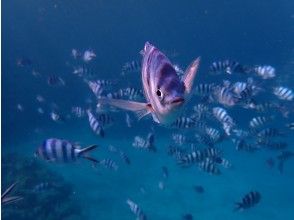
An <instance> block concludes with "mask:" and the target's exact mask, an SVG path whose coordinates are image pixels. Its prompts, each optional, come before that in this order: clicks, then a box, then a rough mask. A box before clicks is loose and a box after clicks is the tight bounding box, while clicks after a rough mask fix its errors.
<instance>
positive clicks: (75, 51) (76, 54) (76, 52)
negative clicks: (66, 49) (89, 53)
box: [71, 48, 81, 60]
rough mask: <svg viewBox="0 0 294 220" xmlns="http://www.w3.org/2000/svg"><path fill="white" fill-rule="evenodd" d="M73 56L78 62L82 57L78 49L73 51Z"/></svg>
mask: <svg viewBox="0 0 294 220" xmlns="http://www.w3.org/2000/svg"><path fill="white" fill-rule="evenodd" d="M71 56H72V57H73V58H74V59H75V60H76V59H77V58H79V57H80V56H81V53H80V52H79V51H78V50H77V49H75V48H73V49H72V50H71Z"/></svg>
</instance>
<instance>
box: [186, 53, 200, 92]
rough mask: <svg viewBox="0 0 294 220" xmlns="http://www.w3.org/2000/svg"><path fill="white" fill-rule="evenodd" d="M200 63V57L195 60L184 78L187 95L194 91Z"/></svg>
mask: <svg viewBox="0 0 294 220" xmlns="http://www.w3.org/2000/svg"><path fill="white" fill-rule="evenodd" d="M199 63H200V57H198V58H197V59H196V60H194V61H193V62H192V63H191V64H190V65H189V66H188V68H187V69H186V72H185V75H184V77H183V82H184V85H185V88H186V93H190V92H191V90H192V86H193V82H194V78H195V76H196V73H197V70H198V67H199Z"/></svg>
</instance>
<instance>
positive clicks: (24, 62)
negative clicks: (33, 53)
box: [16, 57, 33, 67]
mask: <svg viewBox="0 0 294 220" xmlns="http://www.w3.org/2000/svg"><path fill="white" fill-rule="evenodd" d="M32 64H33V62H32V61H31V60H30V59H29V58H25V57H22V58H19V59H17V61H16V65H17V66H18V67H28V66H31V65H32Z"/></svg>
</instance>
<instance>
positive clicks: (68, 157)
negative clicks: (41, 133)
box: [35, 138, 99, 163]
mask: <svg viewBox="0 0 294 220" xmlns="http://www.w3.org/2000/svg"><path fill="white" fill-rule="evenodd" d="M97 147H98V146H97V145H90V146H88V147H85V148H82V149H80V146H79V145H76V144H73V143H71V142H70V141H68V140H62V139H58V138H49V139H46V140H44V141H43V143H42V144H41V145H40V146H39V147H38V148H37V150H36V151H35V157H38V158H40V159H42V160H45V161H49V162H58V163H70V162H75V161H77V160H78V159H80V158H83V159H87V160H89V161H92V162H94V163H99V161H98V160H96V159H95V158H92V157H90V156H88V155H87V153H88V152H90V151H92V150H94V149H95V148H97Z"/></svg>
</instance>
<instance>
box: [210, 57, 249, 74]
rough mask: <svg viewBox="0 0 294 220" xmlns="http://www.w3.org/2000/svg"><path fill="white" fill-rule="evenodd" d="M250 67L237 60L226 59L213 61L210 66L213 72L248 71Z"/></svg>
mask: <svg viewBox="0 0 294 220" xmlns="http://www.w3.org/2000/svg"><path fill="white" fill-rule="evenodd" d="M248 72H249V69H248V68H246V67H245V66H243V65H241V64H240V63H238V62H236V61H231V60H224V61H216V62H213V63H212V65H211V66H210V67H209V73H211V74H222V73H226V74H232V73H248Z"/></svg>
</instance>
